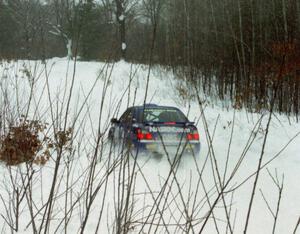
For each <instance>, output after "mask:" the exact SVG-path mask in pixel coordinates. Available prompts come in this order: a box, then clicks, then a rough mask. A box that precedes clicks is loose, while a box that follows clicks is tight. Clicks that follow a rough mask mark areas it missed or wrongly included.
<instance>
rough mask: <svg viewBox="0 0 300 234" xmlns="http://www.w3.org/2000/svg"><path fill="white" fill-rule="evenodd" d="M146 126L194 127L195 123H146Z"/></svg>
mask: <svg viewBox="0 0 300 234" xmlns="http://www.w3.org/2000/svg"><path fill="white" fill-rule="evenodd" d="M144 124H145V125H146V126H161V125H170V126H172V125H183V126H184V125H185V126H194V125H195V122H158V121H155V122H144Z"/></svg>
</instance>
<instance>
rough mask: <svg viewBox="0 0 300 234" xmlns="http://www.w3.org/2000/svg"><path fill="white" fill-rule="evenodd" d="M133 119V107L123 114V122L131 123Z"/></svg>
mask: <svg viewBox="0 0 300 234" xmlns="http://www.w3.org/2000/svg"><path fill="white" fill-rule="evenodd" d="M131 120H132V109H129V110H127V111H125V113H124V114H123V115H122V116H121V118H120V122H121V123H129V122H131Z"/></svg>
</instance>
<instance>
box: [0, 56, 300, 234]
mask: <svg viewBox="0 0 300 234" xmlns="http://www.w3.org/2000/svg"><path fill="white" fill-rule="evenodd" d="M28 72H29V73H28ZM29 74H30V75H29ZM147 75H148V67H147V66H145V65H134V64H129V63H126V62H124V61H120V62H118V63H115V64H104V63H100V62H77V63H76V66H74V63H73V62H70V63H68V61H67V60H66V59H59V58H54V59H50V60H48V61H47V63H46V65H45V64H42V63H41V62H33V61H18V62H10V63H8V62H2V63H0V86H1V97H0V105H1V111H2V112H3V106H4V104H5V103H6V105H7V100H8V101H9V105H8V106H9V108H8V109H9V110H10V113H12V116H9V118H14V116H20V115H21V114H25V113H26V111H27V107H28V104H29V106H30V108H29V119H39V120H41V121H44V122H48V123H50V128H49V129H51V123H52V120H53V119H54V121H55V123H57V125H58V129H59V128H60V127H61V128H63V126H64V124H65V123H66V126H71V125H72V124H73V123H74V122H75V124H74V132H75V133H76V134H75V141H74V146H73V149H74V150H75V153H74V156H73V157H72V159H73V160H72V162H73V164H72V167H70V168H69V169H70V177H68V178H67V176H66V175H67V172H66V171H67V170H66V165H67V163H66V162H67V160H66V159H65V158H63V160H62V162H61V165H60V168H59V176H58V177H59V182H58V184H57V186H56V191H57V193H55V203H54V205H53V213H52V214H53V216H52V217H51V221H50V228H49V233H53V232H55V231H58V232H63V231H64V229H65V228H64V227H65V226H66V224H67V228H66V230H67V231H68V232H69V233H77V232H79V230H80V228H81V225H82V223H83V220H84V217H85V214H86V201H88V198H87V194H88V193H86V192H83V188H84V186H86V184H85V183H86V182H87V178H88V175H87V174H88V173H87V171H88V166H89V165H90V164H91V161H92V155H93V154H94V152H95V146H96V141H97V136H99V135H101V136H102V135H103V136H104V137H102V138H101V139H105V138H106V134H107V128H108V126H109V120H110V119H111V118H112V117H115V116H118V117H120V114H121V113H123V111H124V110H126V108H127V106H132V105H136V104H142V103H143V101H144V98H145V89H146V83H147ZM28 77H29V78H28ZM32 77H34V82H32V79H31V78H32ZM73 78H74V79H73ZM149 80H150V83H149V91H148V94H147V102H151V103H156V104H160V105H172V106H177V107H179V108H180V109H181V110H182V111H183V112H184V113H185V114H187V115H188V117H189V119H190V120H192V121H195V122H196V123H197V126H198V129H199V133H200V137H201V144H202V148H201V153H200V155H199V156H198V157H197V158H196V159H193V158H192V157H189V158H185V159H183V161H182V162H181V164H180V165H179V167H178V168H177V169H176V174H173V171H172V170H170V163H169V161H168V160H167V158H163V159H161V160H157V159H155V158H151V157H150V156H145V155H143V156H141V157H139V158H138V159H137V165H135V164H134V160H131V161H130V163H129V167H130V169H129V170H128V171H127V170H125V169H124V168H122V165H116V167H115V169H114V170H112V171H109V168H110V167H109V166H110V165H112V163H113V162H114V160H115V159H117V158H118V155H117V154H116V152H114V153H113V154H112V155H110V157H109V156H108V154H109V149H108V148H109V146H108V145H107V144H106V141H103V142H102V141H101V142H100V144H99V147H98V148H99V152H97V154H98V155H99V156H98V158H97V165H96V171H95V175H94V184H95V185H94V188H93V191H96V188H97V186H98V185H101V186H100V187H99V191H98V193H96V196H95V200H94V201H93V205H92V206H91V209H90V210H89V213H90V215H89V217H88V219H87V225H86V227H85V233H94V232H95V231H96V230H98V233H114V232H116V230H115V229H114V228H115V227H116V214H117V213H118V212H117V210H118V208H120V206H121V204H123V203H122V202H121V201H122V198H121V195H120V194H121V191H122V188H123V187H122V186H121V185H123V184H125V185H124V191H127V190H128V186H129V185H128V178H130V173H129V172H132V170H135V173H134V176H133V178H134V181H133V182H134V183H133V187H134V188H133V189H132V190H131V194H132V196H130V206H129V207H130V209H128V213H130V214H132V217H131V218H130V224H128V228H129V229H130V232H132V233H155V232H159V233H166V232H169V233H174V232H175V233H183V232H184V231H186V230H185V229H184V228H187V227H188V225H185V224H187V220H189V218H187V216H191V217H192V219H193V220H192V224H193V229H191V230H189V232H193V231H194V232H199V231H200V229H201V227H202V226H203V223H204V220H205V217H206V215H207V212H208V210H209V207H210V206H211V205H212V204H213V203H214V201H215V199H216V197H217V189H216V187H215V186H216V184H217V186H218V188H219V181H218V178H217V177H218V175H217V172H216V167H217V168H218V172H219V175H220V177H221V181H223V178H224V175H225V178H226V180H228V179H229V177H230V175H231V173H232V171H233V170H234V168H235V166H236V164H237V163H238V162H239V159H240V158H241V156H242V155H243V153H244V151H245V148H247V146H248V144H249V139H250V142H251V140H252V139H253V136H255V138H254V139H253V143H252V144H251V145H250V146H249V148H248V151H247V152H246V154H244V158H243V160H242V162H241V164H240V167H239V168H238V170H237V172H236V174H235V175H234V177H233V178H232V180H231V181H230V183H229V185H228V186H227V187H226V189H225V193H223V195H224V201H225V202H226V205H227V211H228V215H229V216H230V224H231V229H232V230H233V232H234V233H242V232H243V230H244V226H245V221H246V215H247V211H248V206H249V202H250V197H251V192H252V187H253V182H254V177H255V176H252V177H250V178H249V176H251V175H253V173H255V172H256V170H257V166H258V162H259V158H260V155H261V151H262V143H263V140H264V136H265V129H266V124H267V120H268V113H267V112H266V113H265V115H264V116H263V119H262V122H261V125H257V124H258V123H260V122H259V120H260V119H261V117H262V115H260V114H251V113H247V112H246V111H244V110H236V111H234V110H233V109H229V110H228V109H222V108H221V107H220V105H214V106H212V105H210V104H204V108H205V109H204V115H205V120H206V121H207V124H208V129H209V133H210V135H209V136H208V134H207V133H208V132H207V131H205V128H204V126H205V124H204V118H203V115H201V111H200V107H199V105H198V103H197V101H196V100H191V101H187V100H182V99H181V97H180V96H179V94H178V89H176V87H178V85H179V83H180V82H179V81H177V80H176V79H174V77H173V75H172V73H171V72H169V71H166V70H164V69H162V68H159V67H154V68H153V70H152V72H151V74H150V79H149ZM31 84H33V86H30V85H31ZM30 87H32V88H33V90H34V92H33V97H32V98H31V99H30ZM70 90H72V91H70ZM70 93H71V99H69V96H70ZM4 94H5V95H4ZM4 96H5V97H6V98H4ZM29 100H31V101H30V103H29ZM68 102H70V104H69V105H68ZM68 106H69V107H68ZM51 107H52V108H51ZM6 108H7V107H6ZM68 108H69V109H68ZM51 109H52V111H51ZM67 110H68V118H67V122H65V118H64V116H65V115H66V111H67ZM51 116H52V117H53V118H52V117H51ZM99 123H100V127H99ZM50 132H51V130H50ZM299 132H300V124H299V123H296V122H295V120H294V119H293V118H290V119H289V118H287V117H286V116H284V115H279V114H276V113H275V114H274V115H273V117H272V122H271V125H270V129H269V135H268V138H267V144H266V148H265V154H264V157H263V162H262V165H264V164H265V163H266V162H268V161H269V160H271V159H273V158H274V157H275V156H276V157H275V158H274V159H273V160H272V161H271V162H269V163H268V164H267V165H265V167H264V169H263V170H262V171H261V174H260V177H259V179H258V184H257V188H256V195H255V197H254V202H253V209H252V212H251V216H250V220H249V227H248V233H271V232H272V228H273V216H272V214H271V212H270V209H271V210H272V211H273V213H274V214H275V213H276V207H277V201H278V195H279V193H278V188H277V187H276V185H275V183H274V181H273V179H272V177H271V176H270V175H272V176H273V178H275V177H276V175H277V177H278V180H279V182H280V183H281V182H282V178H283V176H284V180H283V191H282V198H281V203H280V207H279V208H280V209H279V215H278V220H277V225H276V233H292V232H293V231H294V229H295V226H296V224H297V221H298V219H299V217H300V199H299V194H300V183H299V181H298V179H299V177H300V170H299V168H300V144H299V142H300V136H298V135H297V134H298V133H299ZM231 135H232V139H231ZM209 137H210V138H211V139H212V142H213V154H214V155H215V159H216V163H217V164H215V163H214V161H213V158H212V157H211V156H208V154H209V143H208V141H207V139H208V138H209ZM294 137H295V138H294ZM229 145H230V148H229ZM286 146H287V147H286ZM102 149H104V150H103V151H102ZM210 152H212V151H210ZM227 155H228V160H227ZM53 157H55V154H53ZM66 157H67V156H66ZM109 159H110V160H109ZM227 161H228V163H226V162H227ZM226 165H227V169H225V168H226ZM54 166H55V165H54V162H53V161H52V160H50V162H48V163H47V164H46V165H45V166H44V167H39V166H35V170H37V171H38V172H37V174H36V175H35V177H34V178H35V181H34V183H33V188H32V189H33V201H34V208H33V210H34V212H35V214H37V215H36V217H35V220H36V221H35V222H36V225H37V227H39V225H40V223H41V222H42V218H43V216H42V214H43V212H44V210H43V205H44V204H45V203H46V201H47V199H48V197H47V196H48V195H49V191H50V187H51V183H52V178H53V174H54V170H53V169H54ZM134 166H135V168H134V169H133V167H134ZM24 170H25V167H24V165H23V166H20V167H19V169H17V167H14V168H13V172H12V173H13V175H14V174H18V175H17V176H16V178H19V177H20V172H24ZM122 170H123V171H122ZM108 171H109V173H110V174H109V175H108V177H106V174H107V172H108ZM225 171H226V173H225ZM120 172H121V173H120ZM123 172H124V174H123ZM0 173H1V184H0V192H1V202H0V214H1V216H2V218H0V230H1V231H2V232H3V233H8V232H9V230H10V228H9V225H8V224H7V223H6V221H5V218H6V220H14V217H8V215H7V213H8V212H7V209H13V208H12V207H9V205H11V204H12V202H11V198H12V194H13V191H12V187H11V182H10V179H9V170H8V168H7V167H6V166H5V165H4V164H2V165H1V166H0ZM200 175H201V176H200ZM226 180H225V181H226ZM106 182H107V183H106ZM165 182H167V183H166V185H167V186H166V188H165V190H164V189H163V188H164V183H165ZM15 183H16V184H18V183H19V186H21V179H19V180H17V182H15ZM67 184H72V185H73V186H72V189H69V190H67V191H68V194H67V196H66V193H65V191H66V186H67ZM231 189H233V191H231ZM105 191H106V192H105ZM160 192H161V193H160ZM157 198H161V199H162V201H163V202H162V203H161V205H160V206H159V207H160V209H159V211H157V213H156V215H155V216H153V213H154V211H153V210H151V209H152V208H153V207H154V208H155V209H156V208H157V207H156V205H155V204H157V202H158V200H159V199H157ZM66 199H67V203H65V201H66ZM76 199H77V202H75V200H76ZM164 201H166V204H165V205H163V203H164ZM65 204H67V205H65ZM72 204H74V209H73V211H72V213H71V214H70V216H71V218H70V221H69V222H68V223H65V221H63V222H62V223H61V225H60V222H61V221H62V220H63V217H64V215H65V209H66V210H69V209H70V207H71V206H72ZM101 212H102V213H101ZM100 214H102V215H101V222H100V223H99V228H98V229H96V228H97V223H98V220H99V217H100ZM149 214H150V218H149V219H147V218H146V217H147V216H149ZM68 215H69V214H68ZM213 217H214V218H215V219H213ZM30 220H31V216H30V212H29V208H28V202H26V200H25V199H24V200H23V202H22V203H21V213H20V220H19V231H20V233H32V223H30ZM151 221H152V223H156V224H159V225H156V226H152V227H150V226H151V225H150V224H149V223H151ZM227 223H228V222H227V219H226V213H225V208H224V202H223V200H222V198H220V199H219V201H218V204H217V205H216V207H215V209H214V210H213V214H212V215H211V216H210V218H209V219H208V223H207V225H206V226H205V228H204V230H203V233H218V232H219V233H226V232H227V231H228V232H229V228H228V225H227ZM179 224H181V225H182V226H180V225H179ZM27 225H28V226H27ZM299 233H300V229H299Z"/></svg>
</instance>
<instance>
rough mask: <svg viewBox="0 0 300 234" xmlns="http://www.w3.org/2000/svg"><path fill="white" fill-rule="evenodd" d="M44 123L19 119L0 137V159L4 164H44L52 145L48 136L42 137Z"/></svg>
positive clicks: (44, 127)
mask: <svg viewBox="0 0 300 234" xmlns="http://www.w3.org/2000/svg"><path fill="white" fill-rule="evenodd" d="M45 129H46V124H43V123H41V122H40V121H37V120H25V119H20V122H19V123H17V124H16V125H14V126H10V127H9V128H8V132H7V133H6V134H4V136H1V138H0V146H1V148H0V161H2V162H4V163H6V165H9V166H12V165H18V164H21V163H31V162H33V163H35V164H39V165H44V164H45V163H46V162H47V161H48V160H49V158H50V151H49V149H50V148H51V147H52V145H51V143H50V142H51V140H50V139H49V138H48V137H42V135H43V133H44V131H45Z"/></svg>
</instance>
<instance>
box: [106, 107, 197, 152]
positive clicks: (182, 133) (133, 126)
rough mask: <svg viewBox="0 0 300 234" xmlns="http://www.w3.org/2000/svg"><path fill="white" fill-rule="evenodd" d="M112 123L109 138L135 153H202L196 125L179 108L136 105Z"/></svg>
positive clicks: (112, 120)
mask: <svg viewBox="0 0 300 234" xmlns="http://www.w3.org/2000/svg"><path fill="white" fill-rule="evenodd" d="M111 125H112V126H111V128H110V130H109V139H110V140H113V141H114V142H120V143H124V144H122V145H125V146H126V148H130V149H133V150H135V152H145V153H148V152H150V153H154V154H166V153H168V154H169V155H170V154H173V155H175V154H176V155H177V154H183V153H188V154H192V155H195V156H196V155H198V154H199V152H200V141H199V133H198V130H197V128H196V126H195V125H194V123H193V122H190V121H189V120H188V118H187V117H186V116H185V115H184V114H183V113H182V112H181V111H180V110H179V109H178V108H175V107H169V106H158V105H155V104H146V105H143V106H133V107H130V108H128V109H127V110H126V111H125V112H124V113H123V114H122V116H121V117H120V119H119V120H118V119H115V118H113V119H111Z"/></svg>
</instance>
